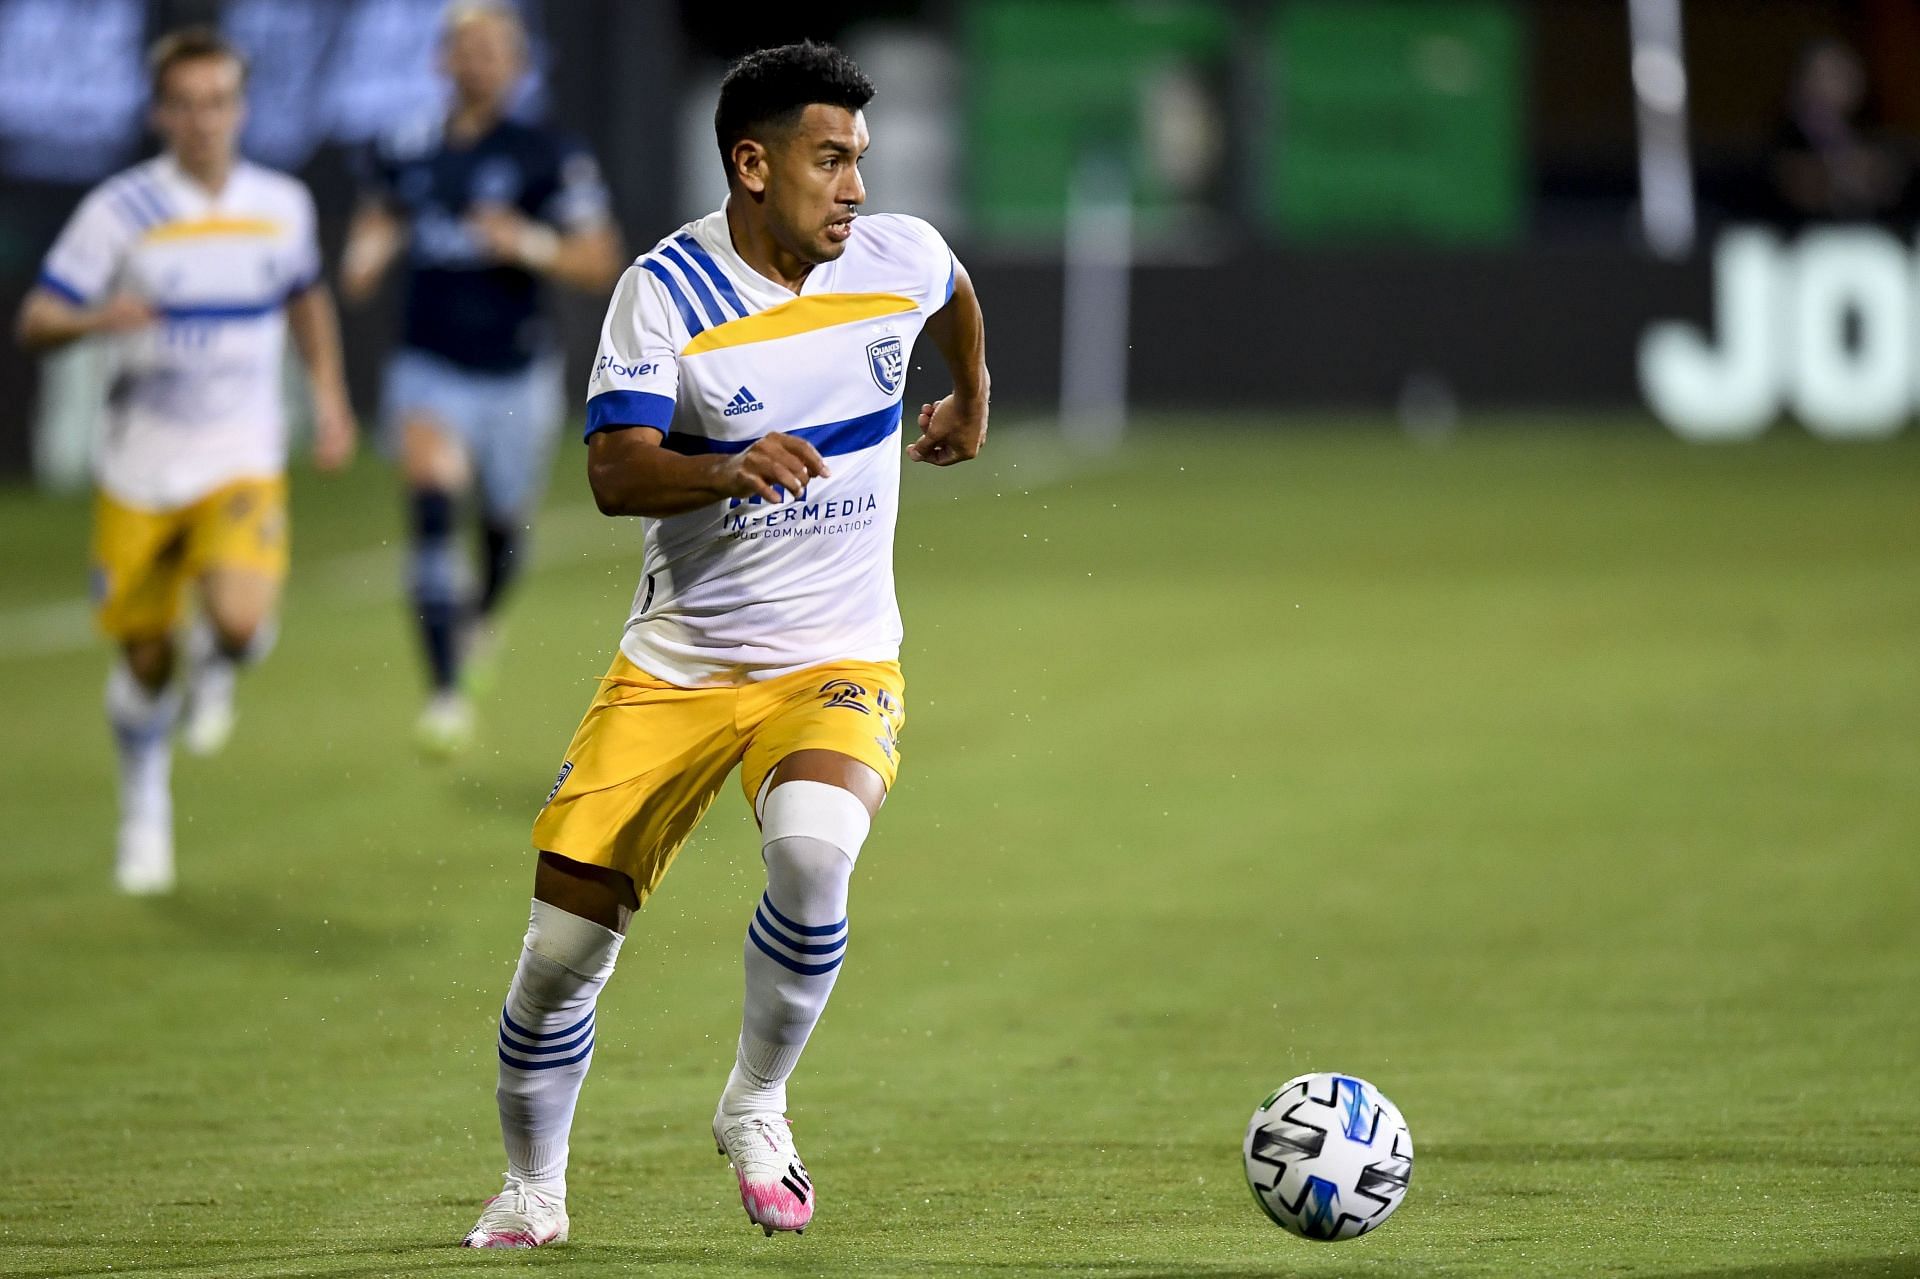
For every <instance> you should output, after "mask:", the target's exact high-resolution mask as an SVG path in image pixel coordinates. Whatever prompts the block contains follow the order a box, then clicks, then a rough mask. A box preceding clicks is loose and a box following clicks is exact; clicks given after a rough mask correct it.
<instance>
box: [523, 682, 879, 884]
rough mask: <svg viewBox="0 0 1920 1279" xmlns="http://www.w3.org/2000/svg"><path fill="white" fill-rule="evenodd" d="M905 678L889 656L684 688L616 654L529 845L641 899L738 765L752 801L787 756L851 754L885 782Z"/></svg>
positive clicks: (664, 872)
mask: <svg viewBox="0 0 1920 1279" xmlns="http://www.w3.org/2000/svg"><path fill="white" fill-rule="evenodd" d="M905 724H906V680H905V679H904V677H903V676H902V675H901V673H900V666H899V664H898V663H897V662H833V663H829V664H826V665H822V666H812V667H808V668H807V669H806V670H802V671H795V672H793V673H792V674H791V675H782V676H780V677H778V678H776V679H770V680H765V681H762V682H759V683H754V684H746V685H743V686H740V687H737V688H681V687H679V686H678V685H675V684H669V683H667V682H666V681H665V680H659V679H655V678H654V677H653V676H651V675H649V674H647V673H646V672H645V671H643V670H641V669H640V668H639V667H637V666H635V665H634V664H633V663H632V662H630V661H628V660H627V658H626V656H625V654H619V655H616V656H615V657H614V659H613V665H612V666H611V667H610V668H608V670H607V673H606V675H605V676H604V677H602V679H601V681H600V692H599V693H598V695H596V696H595V697H594V699H593V705H592V706H590V707H588V708H587V714H586V717H585V718H584V719H582V720H581V721H580V727H579V729H577V730H576V731H575V732H574V735H573V741H572V743H571V744H570V745H569V746H568V747H567V755H566V760H565V762H564V763H563V764H562V765H561V766H560V776H559V779H558V780H557V781H555V782H554V785H553V791H552V793H551V794H550V795H548V797H547V804H546V807H545V808H543V809H541V810H540V816H539V817H538V818H537V819H536V820H535V821H534V824H533V842H534V845H535V847H537V848H539V849H541V850H543V851H545V852H551V853H558V854H559V855H560V856H562V857H565V858H569V859H570V860H573V861H577V862H585V863H587V864H589V865H593V866H605V867H608V868H610V869H613V870H617V871H620V872H621V873H623V874H625V875H626V876H628V877H629V878H630V879H632V880H633V886H634V890H635V892H637V893H638V894H639V896H640V899H641V900H642V901H645V900H646V899H647V897H648V895H650V894H651V893H652V892H653V891H654V889H656V888H658V887H659V886H660V881H661V879H662V878H663V877H664V876H665V875H666V873H667V867H668V866H670V865H672V863H673V858H674V855H675V854H676V853H678V852H679V851H680V847H681V845H683V844H685V843H686V841H687V837H688V836H689V835H691V834H692V833H693V828H694V826H695V825H696V824H697V823H698V822H699V821H700V818H701V815H702V814H704V813H705V812H706V811H707V806H708V805H710V804H711V803H713V799H714V796H716V795H718V794H719V793H720V788H721V787H722V786H723V785H725V783H726V780H727V774H728V773H730V772H732V771H733V768H734V766H735V765H736V764H738V765H740V784H741V787H742V788H743V789H744V790H745V791H746V795H747V802H748V803H749V804H751V803H753V802H754V800H755V799H756V798H757V797H758V796H759V794H760V787H761V785H762V783H764V782H765V781H766V779H767V778H768V777H769V776H771V775H772V773H773V770H774V768H775V766H777V765H778V764H779V763H780V761H781V760H783V759H785V758H786V757H787V756H788V755H791V754H793V753H794V752H795V751H803V750H829V751H838V752H839V753H840V754H842V755H850V756H852V757H853V758H854V759H857V760H859V761H860V762H861V763H863V764H866V765H867V766H868V767H870V768H872V769H873V771H874V772H876V773H878V774H880V779H881V780H882V781H883V782H885V783H886V785H887V786H888V788H889V789H891V788H892V786H893V781H894V778H895V777H896V776H898V773H899V766H900V744H899V740H900V730H901V729H902V728H903V727H904V726H905Z"/></svg>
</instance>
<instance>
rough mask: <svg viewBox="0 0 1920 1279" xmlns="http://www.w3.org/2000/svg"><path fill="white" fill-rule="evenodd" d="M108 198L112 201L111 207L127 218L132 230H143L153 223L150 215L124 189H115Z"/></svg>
mask: <svg viewBox="0 0 1920 1279" xmlns="http://www.w3.org/2000/svg"><path fill="white" fill-rule="evenodd" d="M110 199H111V200H112V201H113V207H114V208H115V209H116V210H117V211H118V212H119V214H120V216H121V217H123V218H125V219H126V220H127V225H129V226H131V227H132V228H133V229H134V230H136V231H145V230H146V229H147V228H148V227H150V226H152V225H153V219H152V217H151V216H149V215H148V214H147V213H146V212H145V210H143V209H142V208H141V207H140V205H139V204H138V203H136V202H135V200H134V198H133V197H132V196H131V195H128V194H127V193H126V191H124V190H120V191H116V192H114V193H113V195H112V196H111V197H110Z"/></svg>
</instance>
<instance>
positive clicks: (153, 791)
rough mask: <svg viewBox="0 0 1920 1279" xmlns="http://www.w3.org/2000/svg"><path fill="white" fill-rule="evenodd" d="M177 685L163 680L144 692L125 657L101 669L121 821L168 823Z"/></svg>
mask: <svg viewBox="0 0 1920 1279" xmlns="http://www.w3.org/2000/svg"><path fill="white" fill-rule="evenodd" d="M179 713H180V689H179V687H178V685H177V684H169V685H168V686H167V687H165V688H163V689H161V690H160V691H159V692H149V691H148V690H147V689H146V688H145V687H143V686H142V685H141V683H140V681H139V680H137V679H135V678H134V677H133V672H132V671H130V670H128V669H127V666H126V663H125V662H116V663H114V666H113V669H112V670H111V671H110V672H109V673H108V675H107V722H108V723H109V724H111V725H112V726H113V741H114V746H115V748H116V752H117V754H118V755H119V760H120V818H121V820H122V821H124V822H142V823H149V822H150V823H156V824H161V825H165V826H166V827H167V828H168V829H169V830H171V828H172V825H173V789H172V786H171V785H170V781H171V776H172V772H173V722H174V720H175V718H176V717H178V715H179Z"/></svg>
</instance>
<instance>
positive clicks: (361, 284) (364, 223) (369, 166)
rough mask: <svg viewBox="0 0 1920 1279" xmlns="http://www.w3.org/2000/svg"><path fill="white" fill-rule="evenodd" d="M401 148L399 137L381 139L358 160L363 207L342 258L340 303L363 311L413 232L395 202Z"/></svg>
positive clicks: (357, 212) (355, 217) (359, 154)
mask: <svg viewBox="0 0 1920 1279" xmlns="http://www.w3.org/2000/svg"><path fill="white" fill-rule="evenodd" d="M397 145H401V144H398V143H396V140H395V138H394V137H380V138H376V139H375V140H374V141H373V142H372V143H370V144H369V145H368V146H367V147H366V148H364V149H363V150H361V151H358V152H356V153H355V155H354V166H353V167H354V173H355V175H356V176H357V177H358V179H359V182H360V192H361V194H360V203H359V205H358V206H357V207H356V208H355V209H354V211H353V221H352V222H350V223H348V225H347V243H346V247H345V248H344V249H342V250H341V252H340V297H341V300H342V301H344V302H346V303H348V304H349V305H355V306H357V305H359V304H360V303H362V302H365V301H366V300H367V299H368V298H371V297H372V296H373V295H374V294H375V293H377V292H378V291H379V289H380V281H381V280H383V279H385V278H386V274H387V271H388V270H389V269H390V268H391V267H392V266H393V263H394V259H396V258H398V257H399V256H400V254H401V251H402V250H404V249H405V248H406V247H407V237H408V235H409V234H410V233H411V230H412V228H411V227H410V225H409V224H408V221H407V217H406V215H405V213H404V212H402V210H401V206H400V204H399V202H398V200H397V199H396V198H395V196H394V180H395V174H396V172H397V167H398V162H397V160H396V158H395V150H396V146H397ZM407 145H411V144H407Z"/></svg>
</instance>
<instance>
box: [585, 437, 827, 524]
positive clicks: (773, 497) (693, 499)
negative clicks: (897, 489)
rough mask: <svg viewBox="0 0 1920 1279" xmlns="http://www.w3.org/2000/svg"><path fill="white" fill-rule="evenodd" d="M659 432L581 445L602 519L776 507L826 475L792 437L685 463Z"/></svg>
mask: <svg viewBox="0 0 1920 1279" xmlns="http://www.w3.org/2000/svg"><path fill="white" fill-rule="evenodd" d="M665 439H666V436H665V434H664V433H663V432H661V431H660V430H659V429H658V428H657V427H645V426H636V427H618V428H610V429H603V430H600V431H596V432H595V433H594V434H593V435H591V436H589V437H588V439H587V483H588V485H589V486H591V487H592V489H593V500H594V502H595V503H596V504H597V505H598V506H599V507H600V512H601V514H603V515H645V516H649V517H653V518H659V517H660V516H664V515H682V514H685V513H686V512H687V511H697V510H699V509H700V508H701V507H703V506H706V505H708V504H709V503H712V502H719V501H724V500H726V499H727V498H732V497H737V498H742V499H745V498H754V497H757V498H760V499H762V500H764V501H768V502H778V501H780V500H781V498H782V495H783V494H794V493H800V492H804V491H805V490H806V487H807V481H808V480H809V479H811V478H813V477H814V476H816V475H819V476H824V475H827V474H829V472H828V471H827V464H826V463H825V462H824V461H822V460H821V457H820V454H819V452H818V451H817V450H816V449H815V448H814V447H813V445H811V444H809V443H807V442H806V441H805V440H803V439H801V438H800V437H799V436H797V435H784V434H781V433H779V432H775V433H774V434H772V435H763V436H761V437H760V438H759V439H757V440H755V441H754V442H753V446H752V447H751V448H749V449H747V450H746V451H745V452H744V453H707V454H702V455H700V456H697V457H683V456H681V455H680V454H679V453H676V452H674V451H673V450H672V449H669V448H667V447H666V446H665V443H664V441H665Z"/></svg>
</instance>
